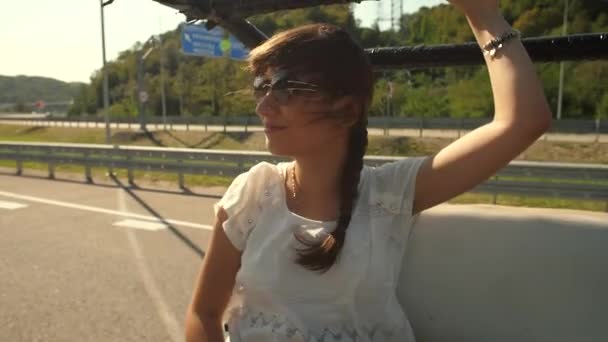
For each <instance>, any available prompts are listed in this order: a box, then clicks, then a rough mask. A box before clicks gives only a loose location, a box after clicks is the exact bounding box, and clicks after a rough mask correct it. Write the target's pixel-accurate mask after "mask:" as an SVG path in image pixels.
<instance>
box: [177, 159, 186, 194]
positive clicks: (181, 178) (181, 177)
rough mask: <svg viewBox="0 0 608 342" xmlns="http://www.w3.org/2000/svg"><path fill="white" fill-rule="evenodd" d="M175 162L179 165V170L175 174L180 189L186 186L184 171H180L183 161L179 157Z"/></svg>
mask: <svg viewBox="0 0 608 342" xmlns="http://www.w3.org/2000/svg"><path fill="white" fill-rule="evenodd" d="M177 164H178V165H179V170H180V171H178V174H177V179H178V182H179V188H180V189H184V188H186V187H185V185H184V173H183V172H182V171H181V170H182V167H183V166H184V161H183V160H181V159H179V160H178V161H177Z"/></svg>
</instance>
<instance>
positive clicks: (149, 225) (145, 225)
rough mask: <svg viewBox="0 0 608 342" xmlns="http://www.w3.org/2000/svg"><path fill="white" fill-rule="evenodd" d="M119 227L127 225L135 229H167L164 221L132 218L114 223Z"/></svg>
mask: <svg viewBox="0 0 608 342" xmlns="http://www.w3.org/2000/svg"><path fill="white" fill-rule="evenodd" d="M112 225H113V226H117V227H125V228H134V229H142V230H163V229H167V225H166V224H164V223H158V222H150V221H141V220H132V219H126V220H122V221H118V222H115V223H114V224H112Z"/></svg>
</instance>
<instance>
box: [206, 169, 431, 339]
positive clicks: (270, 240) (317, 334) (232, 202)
mask: <svg viewBox="0 0 608 342" xmlns="http://www.w3.org/2000/svg"><path fill="white" fill-rule="evenodd" d="M424 159H425V158H407V159H403V160H400V161H397V162H393V163H388V164H385V165H382V166H380V167H377V168H373V167H368V166H365V167H364V168H363V170H362V171H361V180H360V183H359V199H358V200H357V203H356V205H355V208H354V210H353V214H352V218H351V223H350V225H349V228H348V230H347V233H346V239H345V244H344V246H343V247H342V251H341V252H340V254H339V257H338V259H337V261H336V263H335V264H334V265H333V266H332V267H331V268H330V269H329V271H327V272H326V273H324V274H320V273H318V272H313V271H309V270H307V269H305V268H303V267H302V266H300V265H298V264H296V263H295V262H294V259H295V256H296V254H295V249H296V248H297V247H301V246H300V245H299V243H298V242H297V240H296V239H295V237H294V232H299V233H300V234H307V236H308V237H309V238H322V237H323V234H325V233H326V232H327V231H331V230H332V229H334V228H335V225H336V224H335V222H320V221H315V220H310V219H307V218H305V217H302V216H299V215H297V214H295V213H293V212H291V211H290V210H289V209H288V207H287V204H286V202H285V189H284V179H285V176H286V170H287V167H288V166H289V164H290V163H287V162H284V163H279V164H277V165H273V164H270V163H266V162H262V163H259V164H257V165H255V166H253V167H252V168H251V169H250V170H249V171H248V172H245V173H243V174H241V175H239V176H238V177H237V178H235V180H234V181H233V183H232V184H231V185H230V187H229V188H228V190H227V191H226V193H225V194H224V196H223V198H222V199H221V200H220V201H219V202H218V203H216V205H215V210H216V212H217V209H218V208H219V207H220V206H221V207H223V208H224V210H225V211H226V212H227V214H228V219H227V220H226V221H225V222H224V226H223V227H224V231H225V232H226V235H227V236H228V238H229V240H230V241H231V242H232V244H233V245H234V246H235V247H236V248H238V249H239V250H241V251H242V258H241V268H240V270H239V271H238V273H237V275H236V283H235V288H234V289H233V295H232V297H231V302H230V304H229V307H228V309H227V311H226V315H225V317H224V320H225V322H226V324H227V325H228V328H229V329H228V330H229V339H230V342H258V341H260V342H262V341H264V342H266V341H281V342H282V341H307V342H309V341H326V342H327V341H382V342H390V341H401V342H403V341H405V342H409V341H414V334H413V331H412V328H411V326H410V323H409V321H408V319H407V316H406V314H405V312H404V309H403V308H402V307H401V305H400V304H399V302H398V301H397V297H396V288H397V280H398V279H399V272H400V269H401V261H402V257H403V255H404V252H405V248H406V243H407V240H408V236H409V233H410V229H411V226H412V221H413V217H412V215H411V213H412V204H413V203H412V202H413V196H414V186H415V179H416V174H417V172H418V169H419V167H420V165H421V164H422V162H423V161H424Z"/></svg>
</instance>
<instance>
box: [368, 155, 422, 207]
mask: <svg viewBox="0 0 608 342" xmlns="http://www.w3.org/2000/svg"><path fill="white" fill-rule="evenodd" d="M428 158H429V157H428V156H422V157H408V158H402V159H398V160H395V161H391V162H388V163H383V164H380V165H377V166H366V167H365V168H366V171H365V172H367V178H368V179H367V182H366V183H367V188H368V189H367V191H368V200H369V204H370V205H375V206H382V207H386V209H387V210H388V211H389V212H393V213H398V212H402V211H403V210H406V211H407V212H410V213H411V210H412V203H413V199H414V192H415V186H416V177H417V175H418V171H419V170H420V167H421V166H422V165H423V164H424V162H425V161H426V160H427V159H428ZM372 162H373V161H372Z"/></svg>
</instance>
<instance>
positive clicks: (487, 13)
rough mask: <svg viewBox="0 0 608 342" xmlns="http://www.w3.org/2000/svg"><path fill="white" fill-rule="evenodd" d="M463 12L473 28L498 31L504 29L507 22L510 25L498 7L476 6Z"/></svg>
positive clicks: (491, 31)
mask: <svg viewBox="0 0 608 342" xmlns="http://www.w3.org/2000/svg"><path fill="white" fill-rule="evenodd" d="M463 13H464V15H465V17H466V18H467V21H468V22H469V25H470V26H471V28H472V29H473V30H480V31H488V32H490V33H496V32H501V31H503V30H504V27H505V24H506V25H508V23H507V22H506V20H505V19H504V17H503V15H502V12H501V11H500V8H498V7H481V8H474V9H470V10H463Z"/></svg>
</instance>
